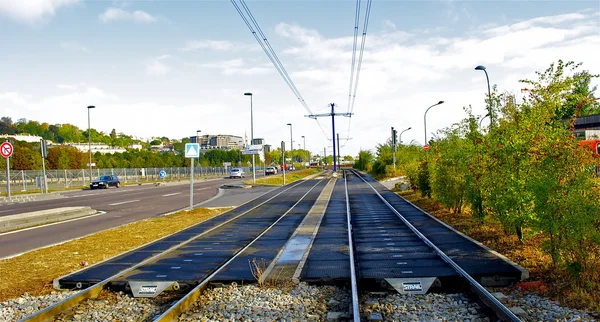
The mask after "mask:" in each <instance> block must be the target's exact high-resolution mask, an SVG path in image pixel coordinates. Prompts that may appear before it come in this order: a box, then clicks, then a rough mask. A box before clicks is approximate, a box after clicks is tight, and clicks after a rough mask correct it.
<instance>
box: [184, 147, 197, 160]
mask: <svg viewBox="0 0 600 322" xmlns="http://www.w3.org/2000/svg"><path fill="white" fill-rule="evenodd" d="M199 156H200V144H199V143H186V144H185V157H186V158H197V157H199Z"/></svg>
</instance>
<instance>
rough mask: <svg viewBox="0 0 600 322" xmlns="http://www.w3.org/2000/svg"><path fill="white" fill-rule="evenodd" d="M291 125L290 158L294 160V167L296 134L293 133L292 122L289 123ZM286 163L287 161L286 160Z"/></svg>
mask: <svg viewBox="0 0 600 322" xmlns="http://www.w3.org/2000/svg"><path fill="white" fill-rule="evenodd" d="M287 125H289V126H290V159H291V160H292V161H291V162H292V168H293V167H294V136H293V135H292V123H288V124H287ZM284 164H285V162H284Z"/></svg>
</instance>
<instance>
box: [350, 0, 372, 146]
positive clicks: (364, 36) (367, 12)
mask: <svg viewBox="0 0 600 322" xmlns="http://www.w3.org/2000/svg"><path fill="white" fill-rule="evenodd" d="M371 4H372V0H367V7H366V9H365V20H364V23H363V32H362V40H361V44H360V54H359V58H358V66H357V68H356V81H355V83H354V93H353V94H352V103H351V104H350V103H349V104H348V113H350V114H353V112H354V104H355V103H356V93H357V90H358V80H359V77H360V70H361V66H362V60H363V55H364V51H365V42H366V39H367V29H368V27H369V17H370V15H371ZM355 31H356V29H355ZM353 64H354V62H353ZM351 125H352V118H350V119H349V120H348V135H347V136H350V126H351ZM346 142H347V140H346Z"/></svg>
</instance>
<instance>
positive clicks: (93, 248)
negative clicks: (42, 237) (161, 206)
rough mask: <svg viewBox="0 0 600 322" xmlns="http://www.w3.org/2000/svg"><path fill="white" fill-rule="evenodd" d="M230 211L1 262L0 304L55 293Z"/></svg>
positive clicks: (113, 232) (170, 220) (174, 218)
mask: <svg viewBox="0 0 600 322" xmlns="http://www.w3.org/2000/svg"><path fill="white" fill-rule="evenodd" d="M229 209H230V208H216V209H210V208H198V209H194V210H193V211H180V212H177V213H174V214H171V215H167V216H161V217H156V218H149V219H145V220H141V221H138V222H135V223H132V224H128V225H124V226H120V227H117V228H113V229H110V230H106V231H103V232H99V233H97V234H94V235H90V236H87V237H84V238H81V239H77V240H73V241H70V242H66V243H63V244H60V245H56V246H52V247H48V248H44V249H39V250H35V251H32V252H28V253H25V254H23V255H21V256H17V257H14V258H9V259H5V260H1V261H0V276H2V279H1V280H0V302H1V301H5V300H7V299H10V298H15V297H18V296H21V295H22V294H24V293H26V292H27V293H29V294H30V295H36V296H37V295H43V294H47V293H49V292H51V291H53V288H52V280H53V279H55V278H57V277H60V276H62V275H65V274H68V273H70V272H73V271H76V270H78V269H80V268H82V267H81V262H82V261H86V262H88V263H89V265H92V264H94V263H97V262H100V261H102V260H105V259H107V258H110V257H113V256H115V255H118V254H120V253H123V252H125V251H128V250H130V249H133V248H136V247H139V246H141V245H144V244H146V243H149V242H151V241H153V240H156V239H158V238H161V237H164V236H166V235H169V234H172V233H174V232H177V231H180V230H182V229H185V228H187V227H190V226H192V225H194V224H196V223H198V222H201V221H204V220H206V219H209V218H212V217H214V216H216V215H218V214H221V213H223V212H225V211H227V210H229Z"/></svg>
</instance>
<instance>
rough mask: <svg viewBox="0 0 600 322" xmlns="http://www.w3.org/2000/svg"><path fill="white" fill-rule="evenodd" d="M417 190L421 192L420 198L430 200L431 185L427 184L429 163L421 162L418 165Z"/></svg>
mask: <svg viewBox="0 0 600 322" xmlns="http://www.w3.org/2000/svg"><path fill="white" fill-rule="evenodd" d="M417 188H418V189H419V190H420V191H421V197H425V196H427V197H428V198H431V185H430V183H429V162H427V160H423V161H422V162H421V164H419V168H418V172H417Z"/></svg>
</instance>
